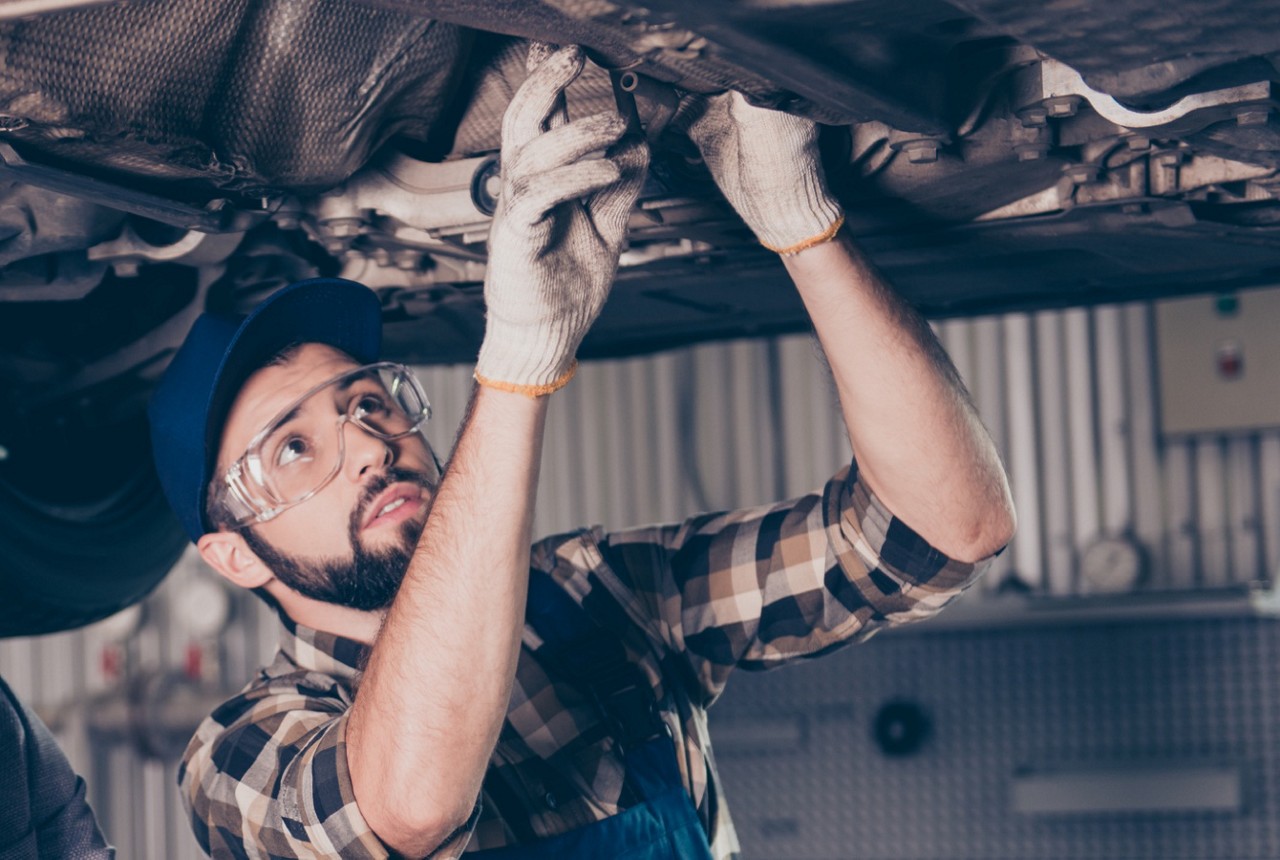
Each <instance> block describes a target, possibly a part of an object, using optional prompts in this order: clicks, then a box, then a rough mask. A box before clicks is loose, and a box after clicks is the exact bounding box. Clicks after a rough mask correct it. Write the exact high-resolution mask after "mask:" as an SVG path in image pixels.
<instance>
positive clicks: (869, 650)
mask: <svg viewBox="0 0 1280 860" xmlns="http://www.w3.org/2000/svg"><path fill="white" fill-rule="evenodd" d="M891 702H899V703H901V702H910V703H914V704H918V705H919V706H920V707H921V709H922V710H923V711H924V712H925V713H927V714H928V716H929V721H930V724H931V726H932V728H931V731H930V732H929V734H928V736H927V737H926V738H925V740H924V742H923V744H922V746H921V747H920V748H919V751H918V752H917V753H916V754H914V755H909V756H904V757H900V758H895V757H893V756H889V755H886V754H885V753H884V752H882V751H881V749H880V747H879V746H878V745H877V743H876V742H875V740H874V739H873V734H872V726H873V722H874V720H875V716H876V714H877V712H878V710H879V709H880V708H881V707H882V706H884V705H885V704H886V703H891ZM1278 717H1280V623H1277V622H1276V621H1273V620H1259V619H1234V620H1196V621H1185V620H1184V621H1181V622H1168V621H1165V622H1143V623H1139V624H1130V625H1123V626H1122V625H1106V626H1096V627H1084V628H1074V629H1072V628H1059V629H1048V630H1046V629H1024V630H1008V631H1001V632H995V633H987V632H948V633H934V634H914V635H901V634H899V635H886V636H881V637H880V638H878V639H874V640H872V641H871V642H870V643H867V644H866V645H864V646H861V647H855V648H850V649H847V650H845V651H842V652H839V653H838V654H836V655H832V656H830V657H828V658H825V659H823V660H821V661H818V662H816V663H812V664H808V665H804V666H798V667H791V668H788V669H784V670H782V671H778V672H772V673H768V674H765V675H759V676H749V677H748V676H745V675H740V676H739V677H738V678H736V679H735V680H734V683H732V684H730V686H729V688H728V690H727V692H726V693H725V695H724V697H723V699H722V700H721V701H720V702H719V703H717V704H716V706H715V707H714V708H713V709H712V712H711V733H712V737H713V738H715V739H716V743H717V761H718V763H719V767H720V771H721V774H722V776H723V777H724V780H725V784H726V786H727V788H726V793H727V795H728V803H729V806H730V809H731V810H732V811H733V813H734V820H735V821H736V823H737V826H738V832H739V836H740V838H741V840H742V844H743V849H744V850H743V856H744V858H748V859H749V860H764V858H778V860H782V858H787V860H818V858H832V860H835V858H840V860H845V859H846V858H866V860H872V858H875V860H889V858H913V860H923V858H956V860H959V858H991V860H998V858H1009V860H1026V858H1031V857H1034V858H1062V859H1063V860H1066V858H1091V860H1096V858H1117V860H1119V858H1124V860H1139V858H1159V860H1166V858H1197V860H1204V858H1212V857H1221V858H1226V857H1230V858H1273V857H1278V856H1280V728H1278V725H1280V720H1278V719H1277V718H1278ZM779 727H786V728H785V729H781V730H780V729H779ZM797 727H798V728H797ZM762 729H767V730H768V734H770V735H771V736H773V737H775V738H781V739H782V740H781V741H779V742H775V743H773V744H768V743H765V744H761V743H753V742H751V739H752V738H753V737H754V736H755V735H756V734H758V733H759V732H760V731H761V730H762ZM1206 767H1213V768H1217V769H1219V770H1224V771H1227V772H1238V774H1239V776H1240V782H1241V787H1242V789H1243V804H1242V806H1241V808H1240V810H1239V811H1216V812H1213V811H1208V812H1202V811H1194V810H1193V811H1190V812H1188V811H1181V812H1174V811H1168V812H1162V811H1150V812H1090V813H1075V814H1070V813H1059V814H1027V813H1020V812H1016V811H1015V809H1014V802H1013V800H1014V799H1013V796H1012V790H1013V786H1014V779H1015V777H1016V776H1018V775H1020V774H1027V773H1046V774H1053V773H1060V772H1066V773H1090V772H1099V771H1100V772H1106V771H1107V770H1109V769H1112V770H1115V769H1118V770H1119V771H1120V772H1125V771H1126V770H1127V771H1129V772H1141V771H1143V770H1146V769H1152V770H1155V769H1159V768H1169V769H1170V770H1171V772H1172V773H1175V774H1177V773H1183V772H1192V771H1194V769H1196V768H1206ZM1227 799H1228V800H1229V798H1227ZM1218 800H1219V798H1204V800H1203V803H1202V804H1199V805H1200V806H1202V807H1203V808H1206V809H1208V808H1211V807H1212V806H1214V805H1215V802H1216V801H1218ZM1193 801H1194V799H1193ZM1192 805H1196V804H1195V803H1194V802H1193V804H1192ZM1218 805H1226V804H1218Z"/></svg>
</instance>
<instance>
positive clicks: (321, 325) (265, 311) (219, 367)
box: [147, 278, 382, 541]
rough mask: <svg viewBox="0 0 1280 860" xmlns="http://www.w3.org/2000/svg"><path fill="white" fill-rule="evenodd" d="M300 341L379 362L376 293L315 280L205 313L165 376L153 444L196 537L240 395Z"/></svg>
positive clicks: (154, 413) (204, 528)
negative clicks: (239, 311)
mask: <svg viewBox="0 0 1280 860" xmlns="http://www.w3.org/2000/svg"><path fill="white" fill-rule="evenodd" d="M302 343H323V344H327V345H328V346H332V347H334V348H336V349H340V350H342V351H343V352H345V353H347V354H348V355H350V356H351V357H352V358H354V359H355V360H356V361H359V362H360V363H362V364H368V363H371V362H374V361H377V360H378V356H379V353H380V351H381V349H382V308H381V305H380V303H379V302H378V297H377V295H376V294H375V293H374V292H373V290H371V289H369V288H368V287H366V286H364V285H363V284H357V283H356V282H355V281H347V280H343V279H341V278H312V279H310V280H306V281H299V282H297V283H295V284H290V285H289V286H287V287H284V288H283V289H280V290H277V291H276V292H274V293H272V294H271V295H270V296H269V297H268V298H267V299H266V300H265V301H263V302H262V303H261V304H260V305H258V306H257V307H256V308H254V309H253V312H252V313H250V314H249V315H248V316H236V315H233V314H224V313H212V312H206V313H203V314H201V315H200V316H199V318H197V319H196V322H195V325H193V326H192V327H191V332H190V333H189V334H188V335H187V339H186V340H185V341H183V344H182V346H181V347H180V348H179V349H178V351H177V353H175V354H174V356H173V361H171V362H170V363H169V367H168V368H167V369H166V370H165V372H164V375H163V376H162V377H161V379H160V384H159V385H158V386H157V387H156V390H155V393H154V394H152V396H151V403H150V405H149V407H148V409H147V415H148V418H149V419H150V421H151V447H152V452H153V455H154V457H155V463H156V472H157V473H158V474H159V476H160V486H161V487H162V488H163V489H164V494H165V496H166V497H167V498H168V499H169V505H170V506H171V507H172V508H173V510H174V513H176V514H177V515H178V519H179V520H180V521H181V522H182V525H183V528H185V529H186V530H187V534H188V535H190V536H191V539H192V540H193V541H194V540H198V539H199V538H200V536H201V535H203V534H205V533H206V532H208V531H211V529H210V528H209V525H208V522H207V520H206V518H205V499H206V494H207V492H208V486H209V480H210V478H211V477H212V474H213V469H214V465H215V462H216V460H217V457H218V445H219V443H220V441H221V439H222V425H223V423H224V422H225V421H226V418H227V413H228V412H230V411H231V404H232V402H233V401H234V400H235V397H236V394H237V393H238V392H239V391H240V387H241V386H242V385H244V383H245V380H247V379H248V378H249V377H250V376H251V375H252V374H253V372H254V371H255V370H257V369H258V368H260V367H261V366H262V365H263V364H264V363H265V362H266V361H267V360H269V359H270V358H271V357H272V356H274V355H276V354H277V353H278V352H280V351H281V350H282V349H284V348H285V347H287V346H290V345H292V344H302Z"/></svg>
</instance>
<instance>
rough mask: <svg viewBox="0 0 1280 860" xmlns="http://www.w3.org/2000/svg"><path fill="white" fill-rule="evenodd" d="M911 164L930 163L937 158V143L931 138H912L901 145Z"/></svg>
mask: <svg viewBox="0 0 1280 860" xmlns="http://www.w3.org/2000/svg"><path fill="white" fill-rule="evenodd" d="M902 151H903V152H905V153H906V154H907V161H910V162H911V163H912V164H932V163H933V162H935V161H937V160H938V144H937V143H935V142H934V141H932V140H913V141H911V142H910V143H907V144H906V145H905V146H903V147H902Z"/></svg>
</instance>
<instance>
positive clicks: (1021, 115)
mask: <svg viewBox="0 0 1280 860" xmlns="http://www.w3.org/2000/svg"><path fill="white" fill-rule="evenodd" d="M1018 119H1019V120H1021V121H1022V124H1023V125H1025V126H1026V127H1027V128H1035V127H1037V126H1042V125H1045V124H1046V123H1047V122H1048V119H1049V112H1048V111H1046V110H1045V109H1044V108H1042V107H1031V108H1027V109H1025V110H1022V111H1019V112H1018Z"/></svg>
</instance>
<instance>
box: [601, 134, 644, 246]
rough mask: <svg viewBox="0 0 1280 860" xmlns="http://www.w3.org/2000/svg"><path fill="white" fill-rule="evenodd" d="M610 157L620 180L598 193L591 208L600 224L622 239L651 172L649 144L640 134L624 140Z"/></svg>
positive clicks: (615, 147) (611, 152)
mask: <svg viewBox="0 0 1280 860" xmlns="http://www.w3.org/2000/svg"><path fill="white" fill-rule="evenodd" d="M608 158H609V160H610V161H612V162H613V163H614V164H616V165H618V181H617V182H615V183H613V184H612V185H608V186H605V187H604V188H602V189H600V190H599V191H597V192H596V193H595V196H594V197H593V198H592V200H591V202H590V204H589V205H590V207H591V209H592V211H593V212H594V213H595V216H596V219H597V221H598V222H600V223H602V224H604V225H606V226H607V229H608V230H609V232H610V233H612V234H615V235H618V238H619V239H620V238H621V235H620V234H621V232H622V231H623V230H624V229H626V225H627V220H628V219H629V218H630V217H631V210H632V208H634V207H635V205H636V198H637V197H639V196H640V188H641V186H642V185H643V184H644V178H645V175H646V174H647V173H648V170H649V144H648V142H647V141H646V140H645V139H644V138H643V137H640V136H638V135H637V136H633V137H627V138H623V139H622V140H621V141H620V142H619V143H618V144H617V145H616V146H614V147H613V149H612V150H611V151H610V152H609V153H608Z"/></svg>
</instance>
